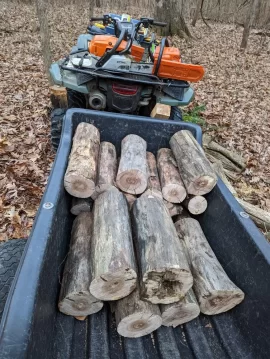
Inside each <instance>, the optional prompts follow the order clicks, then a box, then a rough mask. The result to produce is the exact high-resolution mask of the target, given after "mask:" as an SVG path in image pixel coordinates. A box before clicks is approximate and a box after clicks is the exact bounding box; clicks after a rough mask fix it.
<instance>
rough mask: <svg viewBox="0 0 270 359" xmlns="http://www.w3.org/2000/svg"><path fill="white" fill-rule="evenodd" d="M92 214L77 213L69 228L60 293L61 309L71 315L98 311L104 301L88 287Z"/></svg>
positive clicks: (75, 315)
mask: <svg viewBox="0 0 270 359" xmlns="http://www.w3.org/2000/svg"><path fill="white" fill-rule="evenodd" d="M92 224H93V219H92V214H91V213H89V212H84V213H81V214H79V215H78V216H77V217H76V218H75V220H74V222H73V227H72V232H71V242H70V249H69V253H68V257H67V260H66V264H65V268H64V275H63V280H62V286H61V291H60V297H59V304H58V307H59V310H60V312H62V313H64V314H67V315H72V316H74V317H84V316H87V315H90V314H93V313H96V312H98V311H99V310H100V309H101V308H102V307H103V303H102V302H101V301H99V300H98V299H96V298H95V297H93V295H92V294H91V293H90V291H89V285H90V283H91V280H92V275H91V269H90V254H91V250H90V243H91V231H92Z"/></svg>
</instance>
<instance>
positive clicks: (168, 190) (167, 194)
mask: <svg viewBox="0 0 270 359" xmlns="http://www.w3.org/2000/svg"><path fill="white" fill-rule="evenodd" d="M162 194H163V197H164V198H165V199H166V201H168V202H172V203H181V202H183V200H184V199H185V198H186V195H187V192H186V190H185V187H184V186H182V185H179V184H174V183H171V184H168V185H166V186H165V187H163V188H162Z"/></svg>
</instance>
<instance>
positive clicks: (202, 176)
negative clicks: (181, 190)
mask: <svg viewBox="0 0 270 359" xmlns="http://www.w3.org/2000/svg"><path fill="white" fill-rule="evenodd" d="M170 146H171V149H172V151H173V153H174V156H175V158H176V161H177V163H178V168H179V172H180V175H181V177H182V180H183V182H184V184H185V187H186V190H187V193H188V194H194V195H204V194H206V193H208V192H210V191H211V190H212V189H213V188H214V186H215V185H216V183H217V176H216V174H215V171H214V170H213V169H212V167H211V164H210V162H209V160H208V159H207V158H206V157H205V154H204V152H203V149H202V148H201V147H200V145H199V144H198V142H197V141H196V140H195V138H194V137H193V136H192V134H191V132H190V131H188V130H182V131H179V132H176V133H175V134H174V135H173V136H172V138H171V140H170Z"/></svg>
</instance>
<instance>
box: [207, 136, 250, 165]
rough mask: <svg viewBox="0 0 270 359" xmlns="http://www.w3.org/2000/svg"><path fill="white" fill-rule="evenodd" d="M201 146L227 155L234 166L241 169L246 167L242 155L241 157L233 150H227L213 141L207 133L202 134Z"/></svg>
mask: <svg viewBox="0 0 270 359" xmlns="http://www.w3.org/2000/svg"><path fill="white" fill-rule="evenodd" d="M203 146H204V148H207V149H209V150H212V151H215V152H219V153H221V154H222V155H223V156H225V157H227V158H228V159H229V160H230V161H231V162H233V163H234V164H235V165H236V166H238V167H240V168H241V169H245V168H246V163H245V160H244V159H243V157H241V156H240V155H239V154H238V153H236V152H235V151H230V150H227V148H224V147H223V146H221V145H220V144H218V143H217V142H215V141H213V140H212V138H211V137H210V136H209V135H204V136H203Z"/></svg>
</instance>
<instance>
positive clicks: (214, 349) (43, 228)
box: [0, 109, 270, 359]
mask: <svg viewBox="0 0 270 359" xmlns="http://www.w3.org/2000/svg"><path fill="white" fill-rule="evenodd" d="M80 122H90V123H92V124H94V125H95V126H97V127H98V128H99V130H100V134H101V140H102V141H110V142H112V143H114V144H115V145H116V149H117V151H118V154H119V151H120V144H121V140H122V139H123V138H124V137H125V136H126V135H127V134H130V133H133V134H137V135H139V136H142V137H143V138H144V139H145V140H146V141H147V144H148V150H149V151H152V152H154V153H156V152H157V150H158V149H159V148H161V147H168V146H169V139H170V137H171V136H172V134H174V133H175V132H177V131H178V130H180V129H189V130H190V131H191V132H192V133H193V135H194V136H195V137H196V139H197V140H198V141H199V142H201V130H200V128H199V127H198V126H196V125H193V124H188V123H184V122H177V121H167V120H165V121H163V120H156V119H149V118H142V117H137V116H130V115H119V114H112V113H106V112H99V111H88V110H79V109H74V110H69V111H68V112H67V114H66V118H65V123H64V130H63V131H64V132H63V134H62V138H61V142H60V146H59V149H58V153H57V156H56V160H55V164H54V167H53V169H52V172H51V176H50V179H49V182H48V186H47V189H46V191H45V193H44V196H43V199H42V202H41V205H40V209H39V212H38V214H37V217H36V220H35V224H34V228H33V231H32V234H31V236H30V238H29V240H28V242H27V245H26V250H25V251H24V254H23V257H22V260H21V262H20V265H19V269H18V271H17V274H16V277H15V280H14V282H13V284H12V288H11V290H10V294H9V297H8V300H7V303H6V307H5V311H4V314H3V319H2V322H1V328H0V358H1V359H25V358H27V359H43V358H46V359H47V358H48V359H86V358H89V359H90V358H91V359H99V358H102V359H107V358H108V359H116V358H117V359H118V358H119V359H122V358H123V359H124V358H125V359H142V358H143V359H144V358H147V359H152V358H153V359H154V358H155V359H156V358H157V359H178V358H179V359H190V358H197V359H212V358H217V359H223V358H224V359H225V358H226V359H227V358H231V359H240V358H241V359H244V358H245V359H253V358H254V359H269V358H270V341H269V333H270V270H269V269H270V265H269V263H270V246H269V243H267V242H266V240H265V238H264V237H263V236H262V234H261V233H260V232H259V230H258V229H257V227H256V226H255V225H254V223H253V222H252V221H251V220H250V219H249V218H244V217H242V216H241V212H242V211H243V209H242V208H241V207H240V205H239V204H238V202H237V201H236V200H235V199H234V197H233V196H232V194H231V193H230V192H229V191H228V189H227V188H226V187H225V185H224V184H223V182H222V181H220V180H219V181H218V184H217V186H216V187H215V188H214V190H213V191H212V192H211V193H209V194H208V195H207V196H206V197H207V201H208V209H207V211H206V212H205V213H204V214H202V215H200V216H198V217H197V218H198V220H199V222H200V224H201V226H202V229H203V231H204V233H205V235H206V237H207V239H208V241H209V243H210V245H211V247H212V249H213V250H214V252H215V254H216V256H217V258H218V259H219V261H220V263H221V264H222V266H223V268H224V269H225V271H226V272H227V274H228V276H229V277H230V279H231V280H232V281H233V282H234V283H235V284H236V285H238V286H239V287H240V288H241V289H242V290H243V291H244V292H245V295H246V297H245V300H244V301H243V302H242V303H241V304H240V305H238V306H237V307H235V308H234V309H233V310H231V311H229V312H227V313H224V314H219V315H216V316H204V315H200V317H199V318H197V319H195V320H193V321H192V322H190V323H187V324H185V325H183V326H180V327H177V328H175V329H173V328H166V327H161V328H159V329H158V330H157V331H155V332H154V333H153V334H152V335H148V336H145V337H143V338H138V339H127V338H123V337H120V336H119V335H118V334H117V331H116V328H115V322H114V318H113V316H112V315H111V314H110V312H109V310H108V308H107V305H105V307H104V309H103V310H102V311H101V312H99V313H97V314H94V315H92V316H90V317H89V318H88V319H87V320H86V321H84V322H80V321H77V320H75V319H74V318H72V317H68V316H65V315H63V314H61V313H60V312H59V311H58V309H57V302H58V296H59V290H60V281H61V278H62V271H63V265H64V262H65V258H66V255H67V252H68V247H69V241H70V232H71V227H72V223H73V220H74V216H72V215H71V214H70V211H69V209H70V205H71V196H70V195H68V194H67V192H66V191H65V190H64V186H63V178H64V174H65V170H66V166H67V161H68V155H69V152H70V148H71V144H72V137H73V134H74V131H75V129H76V126H77V125H78V124H79V123H80ZM45 202H50V203H51V204H52V208H51V209H46V208H44V207H43V205H44V203H45Z"/></svg>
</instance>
